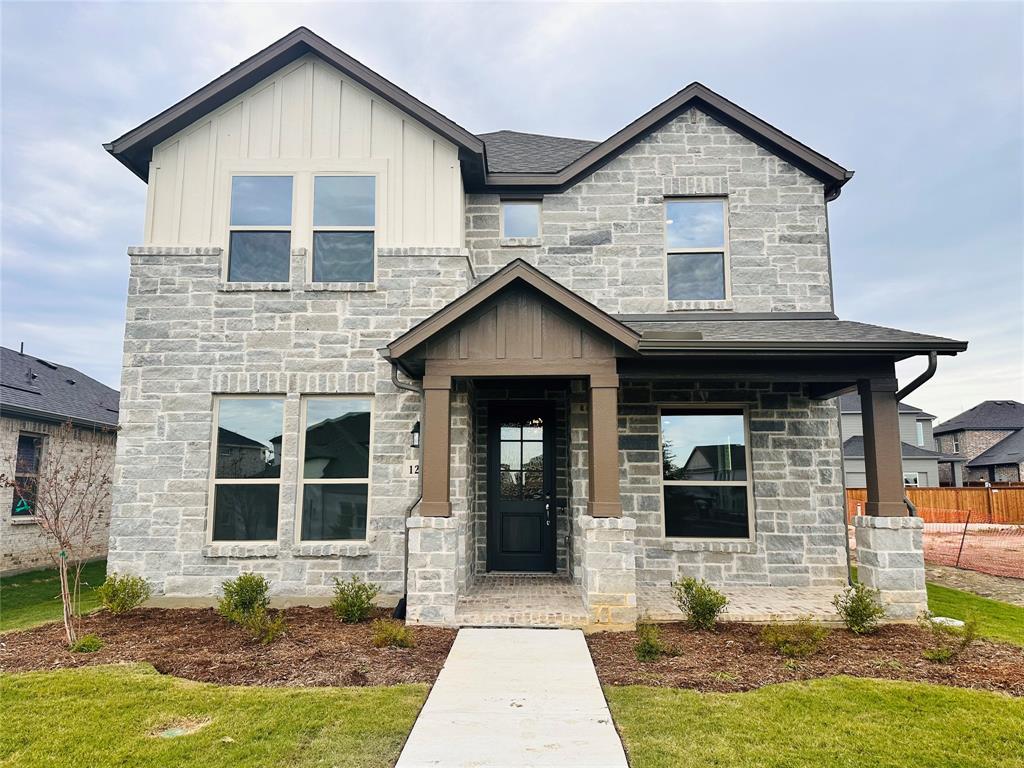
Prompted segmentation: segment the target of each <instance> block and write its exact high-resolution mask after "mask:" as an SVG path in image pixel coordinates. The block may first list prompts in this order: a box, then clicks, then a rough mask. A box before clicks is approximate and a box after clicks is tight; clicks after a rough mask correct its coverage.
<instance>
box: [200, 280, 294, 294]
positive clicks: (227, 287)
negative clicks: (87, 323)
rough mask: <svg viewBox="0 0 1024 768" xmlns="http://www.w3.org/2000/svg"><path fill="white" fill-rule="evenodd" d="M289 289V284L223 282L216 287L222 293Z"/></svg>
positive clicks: (290, 287)
mask: <svg viewBox="0 0 1024 768" xmlns="http://www.w3.org/2000/svg"><path fill="white" fill-rule="evenodd" d="M291 289H292V284H291V283H229V282H227V281H224V282H221V284H220V285H219V286H217V290H218V291H222V292H224V293H239V292H244V291H290V290H291Z"/></svg>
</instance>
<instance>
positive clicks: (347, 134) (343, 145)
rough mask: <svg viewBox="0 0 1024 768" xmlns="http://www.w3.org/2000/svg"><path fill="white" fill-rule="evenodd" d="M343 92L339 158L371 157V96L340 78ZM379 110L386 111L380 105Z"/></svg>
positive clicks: (339, 81)
mask: <svg viewBox="0 0 1024 768" xmlns="http://www.w3.org/2000/svg"><path fill="white" fill-rule="evenodd" d="M335 77H337V78H338V87H339V88H340V90H341V123H340V129H341V130H340V145H339V147H338V157H371V156H372V151H371V149H370V133H371V129H372V124H373V115H372V105H373V102H372V100H371V98H370V94H368V93H367V92H366V91H364V90H363V89H362V88H360V87H358V86H356V85H353V84H352V83H350V82H348V81H347V80H342V79H341V77H338V76H337V75H335ZM378 109H384V106H383V105H380V106H379V107H378Z"/></svg>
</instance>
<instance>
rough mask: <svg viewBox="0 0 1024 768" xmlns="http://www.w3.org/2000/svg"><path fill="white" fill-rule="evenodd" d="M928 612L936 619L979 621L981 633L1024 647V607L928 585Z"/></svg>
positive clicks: (936, 585) (957, 590)
mask: <svg viewBox="0 0 1024 768" xmlns="http://www.w3.org/2000/svg"><path fill="white" fill-rule="evenodd" d="M928 610H930V611H931V612H932V613H934V614H935V615H936V616H948V617H949V618H951V619H961V620H962V619H966V618H967V617H968V616H969V615H971V614H974V615H975V616H976V617H977V618H978V632H979V634H981V635H983V636H984V637H990V638H992V639H993V640H1003V641H1006V642H1009V643H1016V644H1017V645H1024V608H1021V607H1020V606H1017V605H1011V604H1010V603H1003V602H1000V601H998V600H990V599H989V598H987V597H981V596H979V595H975V594H972V593H970V592H963V591H961V590H959V589H951V588H950V587H940V586H939V585H938V584H929V585H928Z"/></svg>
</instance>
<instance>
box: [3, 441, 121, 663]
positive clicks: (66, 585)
mask: <svg viewBox="0 0 1024 768" xmlns="http://www.w3.org/2000/svg"><path fill="white" fill-rule="evenodd" d="M113 437H114V436H113V430H110V429H85V428H81V427H76V426H74V425H73V424H72V423H71V422H70V421H67V422H65V423H64V424H61V425H60V426H59V427H58V428H57V429H56V431H54V432H53V433H52V434H51V435H49V436H48V437H47V438H46V444H45V446H44V450H43V451H42V456H41V458H40V465H39V466H38V467H35V468H34V469H35V473H34V477H33V478H32V482H30V483H26V482H25V481H24V480H23V479H19V476H22V477H23V476H24V474H25V473H24V468H23V467H21V466H19V464H18V461H19V457H18V455H17V449H15V454H14V455H13V456H12V455H7V456H5V457H4V467H5V468H6V469H7V470H8V472H2V473H0V487H5V488H13V489H14V503H15V504H16V505H27V508H29V509H31V513H32V515H33V516H34V518H35V520H36V522H37V523H38V525H39V530H40V533H41V534H42V536H43V539H44V546H45V549H46V554H47V555H48V556H49V558H50V559H51V560H52V561H53V563H54V565H56V566H57V573H58V575H59V577H60V595H61V601H62V603H63V613H64V632H65V634H66V636H67V641H68V645H71V644H72V643H74V642H75V641H76V640H77V639H78V631H77V624H78V617H79V589H80V581H81V575H82V566H83V565H84V564H85V561H86V559H87V558H88V556H89V554H90V553H91V551H92V545H93V543H94V537H95V534H96V529H97V528H98V527H99V526H98V522H99V520H100V518H101V517H102V514H103V510H104V509H105V508H106V506H107V502H108V501H109V500H110V491H111V486H112V484H113V479H112V475H113V463H114V461H113V451H112V450H111V445H112V443H113Z"/></svg>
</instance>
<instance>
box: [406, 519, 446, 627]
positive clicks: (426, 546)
mask: <svg viewBox="0 0 1024 768" xmlns="http://www.w3.org/2000/svg"><path fill="white" fill-rule="evenodd" d="M406 527H407V528H408V536H409V572H408V573H407V574H406V608H405V620H406V622H407V623H409V624H430V625H434V626H452V625H454V624H455V600H456V589H455V575H456V571H457V568H458V560H459V553H458V539H459V524H458V521H457V520H456V519H455V518H454V517H420V516H414V517H410V518H409V519H408V520H407V521H406Z"/></svg>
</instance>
